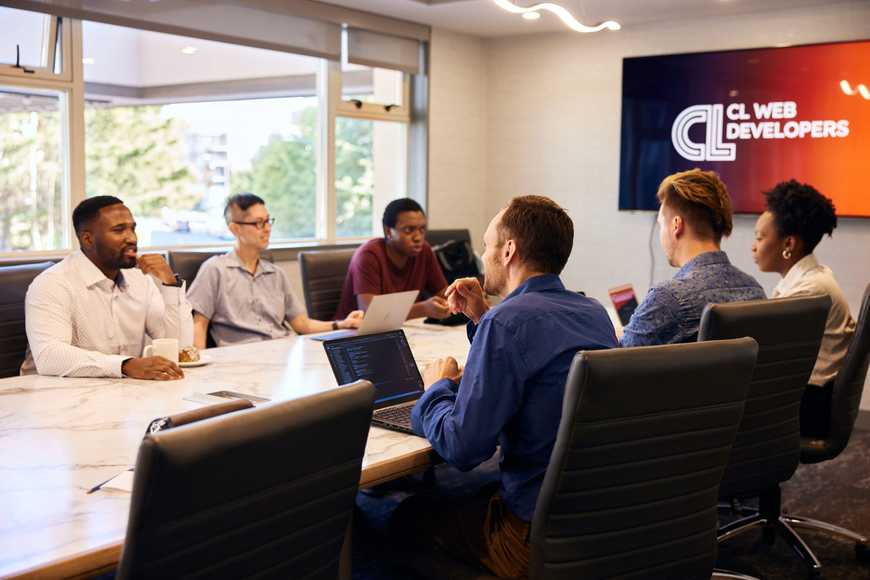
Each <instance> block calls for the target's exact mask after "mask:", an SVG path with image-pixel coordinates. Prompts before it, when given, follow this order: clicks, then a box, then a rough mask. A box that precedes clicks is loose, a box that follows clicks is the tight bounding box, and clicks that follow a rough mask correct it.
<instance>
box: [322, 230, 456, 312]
mask: <svg viewBox="0 0 870 580" xmlns="http://www.w3.org/2000/svg"><path fill="white" fill-rule="evenodd" d="M446 287H447V279H446V278H444V273H443V272H442V271H441V266H439V265H438V260H437V259H436V258H435V254H434V253H433V252H432V248H431V247H430V246H429V244H427V243H426V242H423V250H422V251H421V252H420V254H419V255H417V256H414V257H413V258H410V259H408V263H407V264H405V267H404V268H402V269H399V268H396V267H395V266H394V265H393V263H392V262H391V261H390V259H389V258H388V257H387V247H386V242H385V241H384V239H383V238H375V239H373V240H369V241H367V242H366V243H364V244H363V245H362V246H360V247H359V248H357V250H356V252H354V254H353V258H351V260H350V267H349V268H348V270H347V277H346V278H345V279H344V287H343V288H342V290H341V301H340V302H339V303H338V311H337V312H336V313H335V319H336V320H341V319H342V318H344V317H346V316H347V315H348V314H350V313H351V312H352V311H354V310H356V309H357V308H359V306H358V304H359V303H358V302H357V299H356V297H357V296H358V295H360V294H391V293H393V292H405V291H408V290H425V291H426V292H427V293H428V294H429V295H430V296H431V295H434V294H437V293H439V292H441V291H442V290H444V288H446ZM423 298H424V297H422V296H418V297H417V301H420V300H422V299H423Z"/></svg>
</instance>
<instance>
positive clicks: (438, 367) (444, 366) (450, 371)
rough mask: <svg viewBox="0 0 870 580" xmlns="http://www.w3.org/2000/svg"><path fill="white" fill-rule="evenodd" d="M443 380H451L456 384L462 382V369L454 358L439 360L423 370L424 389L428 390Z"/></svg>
mask: <svg viewBox="0 0 870 580" xmlns="http://www.w3.org/2000/svg"><path fill="white" fill-rule="evenodd" d="M441 379H450V380H451V381H454V382H456V383H458V382H459V381H461V380H462V369H461V368H459V363H457V362H456V359H455V358H453V357H452V356H448V357H447V358H439V359H438V360H435V361H433V362H431V363H429V365H428V366H426V368H425V369H424V370H423V385H425V386H424V388H426V389H428V388H429V387H431V386H432V385H433V384H434V383H437V382H438V381H440V380H441Z"/></svg>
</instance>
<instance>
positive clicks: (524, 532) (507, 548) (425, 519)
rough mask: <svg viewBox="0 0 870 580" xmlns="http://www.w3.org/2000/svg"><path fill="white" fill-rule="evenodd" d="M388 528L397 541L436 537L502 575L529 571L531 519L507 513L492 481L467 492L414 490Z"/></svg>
mask: <svg viewBox="0 0 870 580" xmlns="http://www.w3.org/2000/svg"><path fill="white" fill-rule="evenodd" d="M391 528H392V533H393V535H394V537H396V538H397V539H400V540H401V541H404V542H408V541H409V539H413V542H414V543H419V544H421V545H431V544H433V543H434V544H436V545H438V546H439V547H440V548H442V549H443V550H444V551H446V552H448V553H449V554H451V555H453V556H454V557H456V558H459V559H461V560H464V561H465V562H467V563H469V564H472V565H479V566H483V567H484V568H486V569H487V570H489V571H490V572H491V573H492V574H495V575H496V576H498V577H500V578H522V577H525V576H526V575H527V574H528V570H529V541H528V540H529V529H530V524H529V522H526V521H524V520H521V519H520V518H518V517H517V516H515V515H514V514H513V513H511V512H510V510H508V508H507V506H506V505H505V504H504V502H503V501H502V498H501V497H500V496H499V495H498V494H497V493H496V489H495V488H494V487H492V486H488V487H486V488H484V489H483V490H481V492H480V493H478V494H477V495H475V496H472V497H468V498H457V499H449V498H445V497H430V496H426V495H422V494H421V495H415V496H412V497H410V498H408V499H406V500H405V501H403V502H402V503H401V504H400V505H399V507H397V508H396V511H395V512H394V514H393V517H392V520H391Z"/></svg>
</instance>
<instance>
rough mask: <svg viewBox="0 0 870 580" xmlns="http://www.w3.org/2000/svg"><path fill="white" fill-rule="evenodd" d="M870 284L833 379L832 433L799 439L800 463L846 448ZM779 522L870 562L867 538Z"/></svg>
mask: <svg viewBox="0 0 870 580" xmlns="http://www.w3.org/2000/svg"><path fill="white" fill-rule="evenodd" d="M868 318H870V284H868V285H867V288H866V289H865V290H864V298H863V300H862V301H861V309H860V311H859V312H858V324H857V327H856V329H855V336H854V337H853V338H852V344H851V345H849V350H848V352H847V353H846V358H845V360H844V361H843V367H842V369H841V370H840V372H839V373H838V374H837V377H836V378H835V379H834V384H833V393H832V395H831V431H830V433H828V436H827V437H825V438H824V439H814V438H810V437H801V454H800V462H801V463H820V462H822V461H830V460H831V459H834V458H836V457H837V456H838V455H839V454H840V453H842V451H843V450H844V449H845V448H846V445H847V444H848V443H849V438H850V437H851V436H852V429H853V428H854V426H855V419H856V418H857V417H858V410H859V407H860V405H861V395H862V394H863V392H864V382H865V381H866V379H867V366H868V364H870V328H868V322H867V320H868ZM782 518H783V519H784V520H785V521H786V522H787V523H789V524H791V525H792V526H796V527H800V528H807V529H811V530H817V531H824V532H829V533H831V534H833V535H835V536H840V537H841V538H845V539H847V540H849V541H851V542H854V543H855V553H856V555H857V556H858V558H859V559H861V560H864V561H867V560H870V549H868V543H867V537H866V536H862V535H861V534H858V533H856V532H853V531H851V530H847V529H846V528H841V527H840V526H835V525H833V524H829V523H827V522H822V521H819V520H813V519H810V518H804V517H801V516H795V515H784V516H782Z"/></svg>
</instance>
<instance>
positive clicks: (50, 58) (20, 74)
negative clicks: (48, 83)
mask: <svg viewBox="0 0 870 580" xmlns="http://www.w3.org/2000/svg"><path fill="white" fill-rule="evenodd" d="M25 12H27V11H25ZM44 16H46V22H45V24H44V27H45V28H46V30H45V36H46V38H47V41H46V46H44V47H43V50H44V51H45V52H46V62H45V64H44V65H40V66H34V67H28V66H24V65H22V67H23V68H19V67H16V66H15V65H14V64H8V63H0V76H2V77H4V78H5V77H11V78H21V79H33V80H37V79H39V80H58V81H67V82H71V81H72V80H73V78H72V70H71V68H72V66H71V65H72V62H70V59H69V58H65V57H66V56H69V55H71V54H72V39H71V38H70V37H71V36H72V34H71V33H72V30H68V29H71V28H73V27H72V26H70V25H71V24H72V21H71V20H70V19H69V18H62V17H60V16H53V15H50V14H44ZM58 31H60V42H58V41H57V35H58ZM58 47H59V48H60V54H58V52H57V49H58ZM58 58H60V63H61V67H60V72H59V73H55V72H54V67H55V64H56V62H57V59H58ZM25 71H33V72H25Z"/></svg>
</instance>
